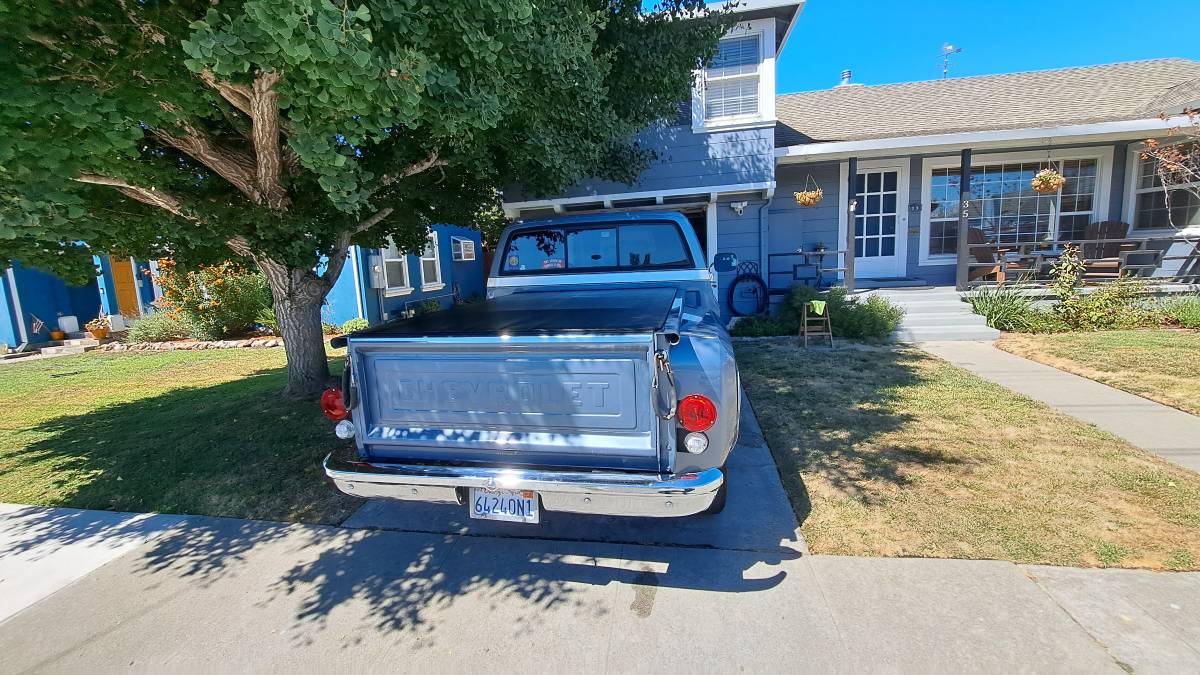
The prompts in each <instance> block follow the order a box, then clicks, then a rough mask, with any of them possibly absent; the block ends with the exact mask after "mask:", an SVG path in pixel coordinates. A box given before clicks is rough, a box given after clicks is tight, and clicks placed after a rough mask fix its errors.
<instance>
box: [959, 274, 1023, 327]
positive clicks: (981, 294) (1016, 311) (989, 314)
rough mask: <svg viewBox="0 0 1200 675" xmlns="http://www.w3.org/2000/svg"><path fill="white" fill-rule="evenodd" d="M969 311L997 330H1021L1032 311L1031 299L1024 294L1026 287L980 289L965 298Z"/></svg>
mask: <svg viewBox="0 0 1200 675" xmlns="http://www.w3.org/2000/svg"><path fill="white" fill-rule="evenodd" d="M967 300H968V301H969V302H970V303H971V309H973V310H974V311H975V313H976V314H979V315H980V316H982V317H984V318H985V319H987V324H988V325H989V326H991V327H992V328H995V329H997V330H1015V331H1019V330H1023V326H1024V324H1025V321H1026V318H1027V317H1028V316H1029V314H1030V312H1032V311H1033V299H1032V298H1030V297H1029V296H1028V295H1027V294H1026V286H1025V284H1023V283H1019V282H1018V283H1016V284H1013V285H1012V286H1003V285H1000V286H991V287H986V286H985V287H982V288H979V289H978V290H975V291H972V292H971V294H970V295H969V296H968V297H967Z"/></svg>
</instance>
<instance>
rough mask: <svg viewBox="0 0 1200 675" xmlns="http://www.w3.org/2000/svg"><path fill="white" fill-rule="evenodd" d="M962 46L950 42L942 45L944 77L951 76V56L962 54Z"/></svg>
mask: <svg viewBox="0 0 1200 675" xmlns="http://www.w3.org/2000/svg"><path fill="white" fill-rule="evenodd" d="M961 53H962V47H955V46H954V45H952V44H950V43H949V42H947V43H945V44H943V45H942V79H943V80H944V79H946V78H948V77H950V57H951V56H953V55H954V54H961Z"/></svg>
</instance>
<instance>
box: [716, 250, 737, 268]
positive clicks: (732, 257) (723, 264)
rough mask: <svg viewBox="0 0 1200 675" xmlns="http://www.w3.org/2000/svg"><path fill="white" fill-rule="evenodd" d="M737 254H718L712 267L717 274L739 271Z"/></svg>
mask: <svg viewBox="0 0 1200 675" xmlns="http://www.w3.org/2000/svg"><path fill="white" fill-rule="evenodd" d="M737 265H738V261H737V254H736V253H718V254H716V255H714V256H713V264H712V267H713V269H714V270H716V271H717V272H732V271H734V270H736V269H737Z"/></svg>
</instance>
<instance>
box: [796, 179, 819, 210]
mask: <svg viewBox="0 0 1200 675" xmlns="http://www.w3.org/2000/svg"><path fill="white" fill-rule="evenodd" d="M792 196H794V197H795V198H796V203H797V204H799V205H800V206H816V205H817V204H819V203H820V202H821V198H822V197H824V196H825V191H824V190H822V189H821V186H820V185H817V181H815V180H813V177H812V175H811V174H810V175H808V176H805V177H804V189H803V190H801V191H800V192H793V193H792Z"/></svg>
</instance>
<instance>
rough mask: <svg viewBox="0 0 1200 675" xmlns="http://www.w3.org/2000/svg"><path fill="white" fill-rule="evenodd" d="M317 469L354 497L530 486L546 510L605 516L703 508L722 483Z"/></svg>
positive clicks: (365, 467) (380, 467)
mask: <svg viewBox="0 0 1200 675" xmlns="http://www.w3.org/2000/svg"><path fill="white" fill-rule="evenodd" d="M325 475H327V476H329V478H330V479H331V480H333V482H334V485H336V486H337V488H338V489H339V490H341V491H342V492H344V493H346V494H348V495H352V496H355V497H387V498H391V499H405V500H412V501H425V502H442V503H451V504H461V503H464V502H463V498H464V497H465V490H463V489H462V488H472V487H476V488H493V489H494V488H501V489H506V490H533V491H535V492H537V493H538V495H539V496H540V497H541V503H542V508H543V509H545V510H547V511H567V512H571V513H595V514H604V515H612V516H644V517H660V518H662V517H671V516H689V515H692V514H695V513H699V512H701V511H703V510H705V509H707V508H708V507H709V506H710V505H711V504H712V503H713V500H714V499H716V496H717V490H718V489H719V488H720V487H721V484H722V483H724V482H725V476H724V475H722V473H721V470H720V469H706V470H704V471H699V472H696V473H684V474H677V475H673V476H668V475H660V474H645V473H641V474H637V473H617V472H584V471H535V470H529V469H512V468H499V467H474V466H440V465H429V464H385V463H368V462H358V461H346V460H341V459H337V458H334V456H333V455H332V454H331V455H329V456H328V457H326V458H325Z"/></svg>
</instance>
